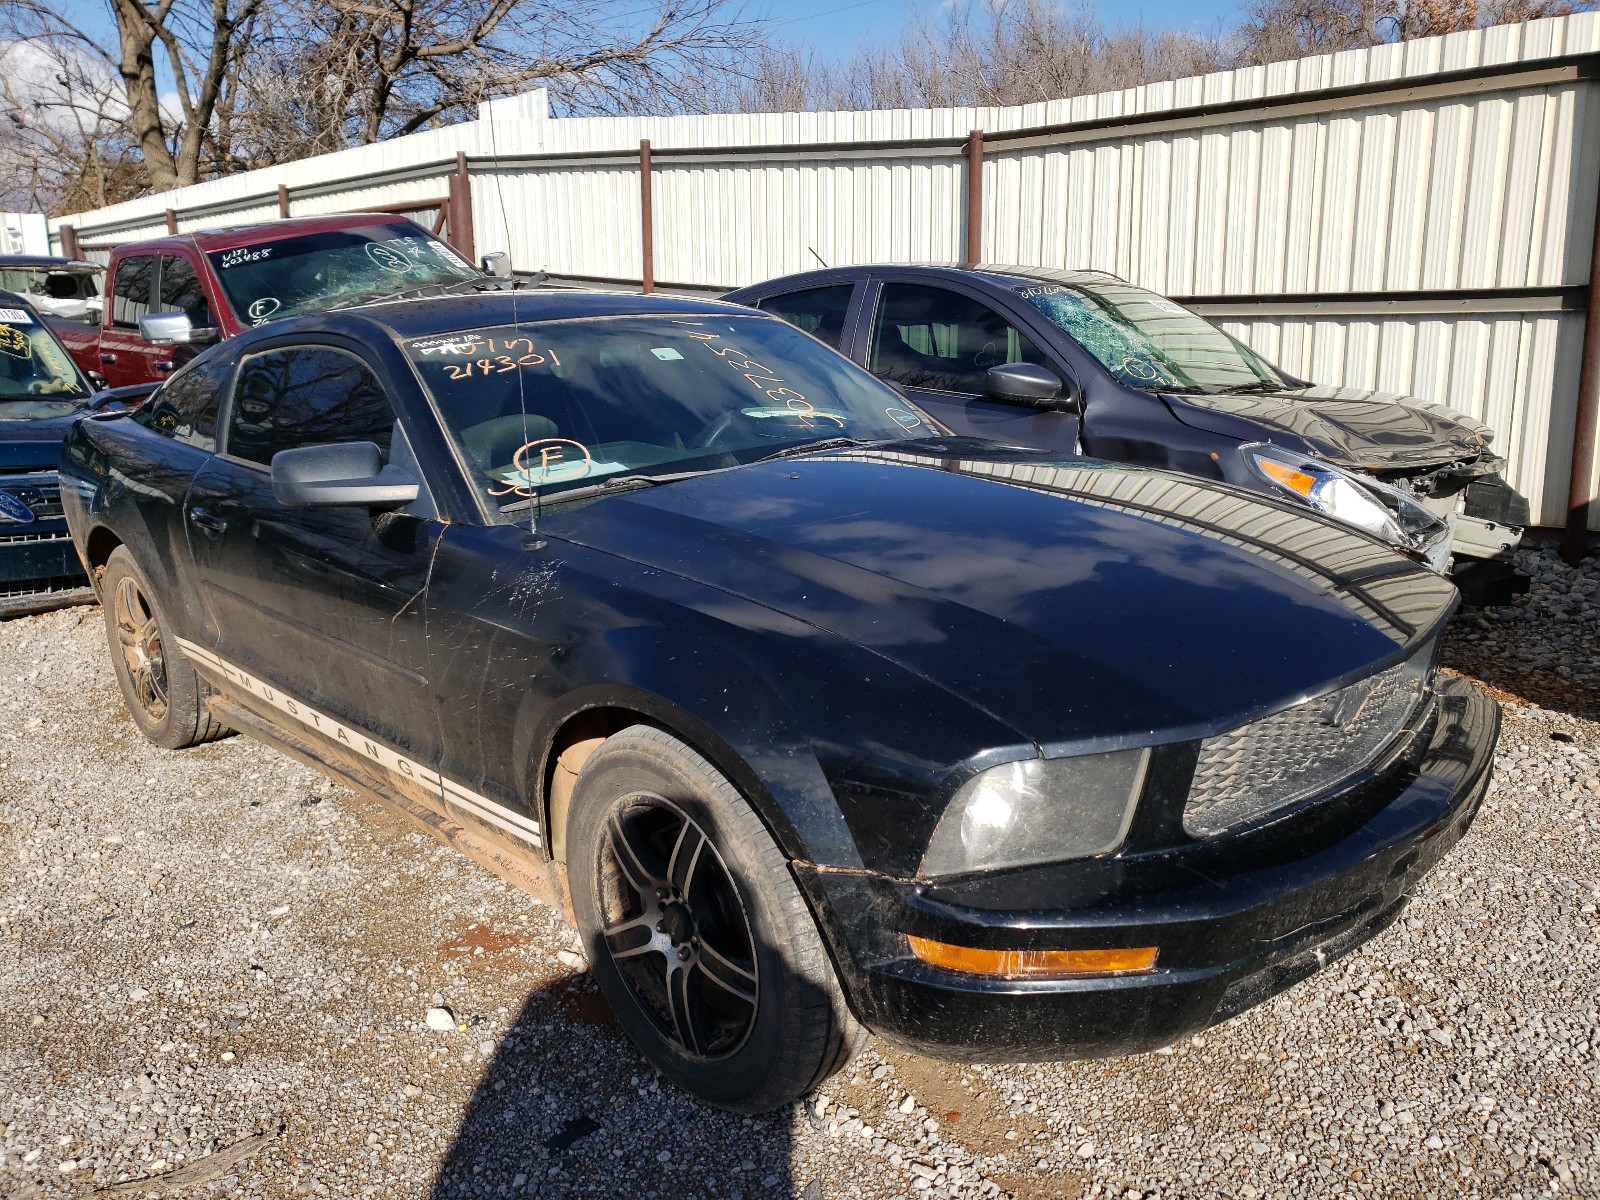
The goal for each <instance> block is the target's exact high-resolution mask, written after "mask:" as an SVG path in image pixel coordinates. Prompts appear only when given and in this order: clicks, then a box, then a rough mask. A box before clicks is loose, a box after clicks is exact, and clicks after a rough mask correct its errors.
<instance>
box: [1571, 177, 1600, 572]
mask: <svg viewBox="0 0 1600 1200" xmlns="http://www.w3.org/2000/svg"><path fill="white" fill-rule="evenodd" d="M1597 417H1600V196H1597V197H1596V201H1595V211H1594V232H1593V233H1592V235H1591V241H1590V246H1589V311H1588V315H1587V316H1586V317H1585V318H1584V323H1583V357H1582V359H1581V361H1580V363H1579V366H1578V413H1577V417H1576V419H1575V420H1574V422H1573V427H1572V473H1571V475H1570V476H1568V479H1567V528H1566V530H1565V531H1564V533H1563V534H1562V537H1561V557H1562V558H1564V559H1566V560H1567V562H1569V563H1572V564H1574V565H1576V564H1577V562H1578V560H1579V559H1581V558H1582V557H1583V556H1584V554H1585V552H1586V550H1585V548H1586V546H1587V545H1588V541H1589V504H1590V502H1591V501H1592V500H1593V498H1594V497H1593V496H1592V495H1591V494H1590V491H1589V473H1590V471H1591V470H1592V469H1593V467H1594V440H1595V425H1596V424H1597Z"/></svg>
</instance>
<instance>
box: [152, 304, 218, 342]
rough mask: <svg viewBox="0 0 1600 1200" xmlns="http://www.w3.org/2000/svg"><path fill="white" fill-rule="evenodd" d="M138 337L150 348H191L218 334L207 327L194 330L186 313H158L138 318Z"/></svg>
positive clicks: (212, 340)
mask: <svg viewBox="0 0 1600 1200" xmlns="http://www.w3.org/2000/svg"><path fill="white" fill-rule="evenodd" d="M139 336H140V337H142V338H143V339H144V340H145V341H147V342H149V343H150V344H151V345H152V346H193V345H199V344H201V343H203V342H214V341H216V340H217V338H218V337H219V336H220V334H219V332H218V331H217V330H216V329H214V328H212V327H211V326H209V325H206V326H202V327H201V328H199V329H196V328H195V327H194V325H193V323H192V322H190V320H189V314H188V313H186V312H159V313H150V314H149V315H148V316H143V317H140V318H139Z"/></svg>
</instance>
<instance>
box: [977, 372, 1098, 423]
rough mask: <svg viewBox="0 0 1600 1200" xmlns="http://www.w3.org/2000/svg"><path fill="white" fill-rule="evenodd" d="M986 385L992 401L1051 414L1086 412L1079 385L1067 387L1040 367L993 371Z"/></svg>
mask: <svg viewBox="0 0 1600 1200" xmlns="http://www.w3.org/2000/svg"><path fill="white" fill-rule="evenodd" d="M984 385H985V387H984V390H985V393H986V394H987V395H988V397H989V399H991V400H999V401H1000V402H1002V403H1004V404H1021V405H1025V406H1027V407H1029V408H1039V409H1044V410H1046V411H1048V412H1067V413H1075V412H1081V411H1082V410H1083V391H1082V389H1080V388H1079V387H1078V385H1077V383H1076V381H1068V382H1067V383H1063V382H1062V381H1061V377H1060V376H1059V375H1057V374H1056V373H1055V372H1054V371H1052V370H1050V369H1049V368H1047V367H1041V366H1039V365H1038V364H1037V363H1003V364H1001V365H1000V366H997V367H990V368H989V370H988V371H987V372H986V373H985V375H984Z"/></svg>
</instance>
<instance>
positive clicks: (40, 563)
mask: <svg viewBox="0 0 1600 1200" xmlns="http://www.w3.org/2000/svg"><path fill="white" fill-rule="evenodd" d="M93 600H94V591H93V590H92V589H91V588H90V587H89V580H88V578H87V577H86V576H85V575H84V573H83V564H82V563H80V562H79V561H78V552H77V551H76V550H74V549H73V546H72V535H71V534H69V533H68V532H67V529H66V525H65V523H64V522H62V521H60V520H54V521H38V522H34V523H32V524H27V525H12V524H7V525H0V617H13V616H18V615H20V614H22V613H30V612H40V611H43V610H44V609H47V608H61V607H64V606H66V605H69V604H88V603H90V602H92V601H93Z"/></svg>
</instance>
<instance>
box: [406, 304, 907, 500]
mask: <svg viewBox="0 0 1600 1200" xmlns="http://www.w3.org/2000/svg"><path fill="white" fill-rule="evenodd" d="M406 350H407V353H408V354H409V355H410V357H411V361H412V363H413V364H414V365H415V367H416V369H417V372H418V374H420V375H421V377H422V380H423V382H424V383H425V384H426V385H427V387H428V390H429V391H430V392H431V393H432V394H433V397H434V401H435V403H436V404H437V405H438V408H439V413H440V416H441V417H442V418H443V420H444V424H445V427H446V428H447V429H448V430H449V432H450V435H451V437H452V438H453V439H454V440H455V442H456V444H457V446H458V447H459V449H460V451H461V455H462V458H463V459H464V460H465V461H466V462H467V463H469V464H470V465H471V467H472V470H473V473H474V475H475V476H476V477H477V479H478V481H479V482H480V484H481V485H482V486H483V487H484V489H485V491H486V492H487V494H488V495H489V496H490V497H491V498H492V499H493V502H494V503H497V504H499V505H500V506H501V508H502V510H505V509H508V508H517V507H522V506H523V503H524V502H525V501H527V500H530V499H531V498H532V497H534V496H536V495H542V496H546V497H548V496H550V495H552V494H553V493H570V492H572V491H574V490H576V489H578V488H583V489H585V490H587V488H588V487H589V486H590V485H594V484H597V483H600V482H602V481H604V480H605V479H607V478H608V477H610V478H611V479H612V480H613V481H614V483H616V484H619V485H620V484H622V483H623V482H624V477H626V480H627V481H631V482H636V483H639V484H641V485H642V484H645V483H648V482H652V481H656V480H661V479H663V478H665V477H667V476H677V475H680V474H682V473H684V472H699V471H712V470H718V469H720V468H722V467H731V466H736V465H738V464H740V463H748V462H753V461H755V460H757V459H762V458H771V457H775V456H779V455H782V454H785V453H787V452H789V451H792V450H800V449H803V448H805V447H808V446H812V445H817V444H821V443H827V444H836V443H841V442H842V443H845V444H864V443H874V442H885V441H899V440H902V439H906V438H917V437H922V436H925V435H927V434H930V433H936V432H938V431H937V430H936V429H934V428H933V427H932V426H930V425H928V424H926V423H925V418H924V417H923V415H922V414H921V413H919V412H917V411H916V410H915V409H914V408H912V407H911V406H910V405H908V404H907V403H906V401H905V398H904V397H902V396H901V395H900V394H899V393H898V392H896V391H894V390H893V389H892V388H889V387H887V386H886V385H884V384H882V383H880V382H878V380H876V379H874V378H873V377H872V376H871V375H868V374H867V373H866V372H865V371H862V370H860V369H859V368H858V367H855V366H854V365H852V364H851V363H850V362H849V361H847V360H846V359H844V358H842V357H840V356H839V355H837V354H835V353H833V352H832V351H831V350H828V349H826V348H825V347H823V346H820V345H818V344H817V342H815V341H814V340H813V339H811V338H810V337H808V336H806V335H805V334H804V333H801V332H800V331H799V330H797V329H795V328H793V327H792V326H790V325H788V324H786V323H784V322H782V321H777V320H773V319H770V318H766V317H753V316H752V317H731V318H730V317H720V316H709V315H705V314H695V315H683V316H677V317H614V318H605V319H597V320H584V321H548V322H541V323H539V324H529V325H515V326H509V325H508V326H499V327H495V328H489V329H479V330H463V331H461V332H459V333H450V334H439V335H434V336H431V337H425V338H417V339H414V340H412V341H411V342H409V343H407V346H406Z"/></svg>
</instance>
